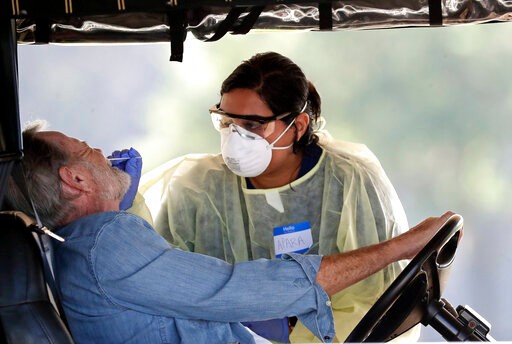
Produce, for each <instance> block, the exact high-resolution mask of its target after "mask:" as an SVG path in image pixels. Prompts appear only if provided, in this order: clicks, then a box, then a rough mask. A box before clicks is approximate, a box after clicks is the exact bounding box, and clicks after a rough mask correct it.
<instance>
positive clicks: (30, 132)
mask: <svg viewBox="0 0 512 344" xmlns="http://www.w3.org/2000/svg"><path fill="white" fill-rule="evenodd" d="M44 127H45V122H41V121H37V122H32V123H29V124H28V125H27V126H26V128H25V129H24V130H23V158H22V160H21V165H22V170H23V172H24V175H25V181H26V186H27V189H28V193H29V195H30V198H31V199H32V201H33V203H34V206H35V208H36V211H37V214H38V216H39V218H40V220H41V222H42V223H43V225H45V226H46V227H48V228H50V229H52V228H57V227H59V226H60V225H62V221H63V220H64V219H65V218H66V217H68V215H69V214H70V212H74V211H75V208H74V206H73V205H72V202H70V201H71V199H72V198H71V197H70V196H69V195H64V194H63V192H62V184H61V179H60V177H59V168H60V167H61V166H63V165H66V164H67V163H68V162H69V160H70V157H69V156H68V154H67V152H66V151H65V150H63V149H62V148H61V147H59V146H58V145H55V144H52V143H50V142H47V141H46V140H43V139H41V138H40V137H38V135H36V134H37V133H38V132H40V131H42V130H43V129H44ZM6 198H7V202H8V204H9V206H10V207H11V208H12V209H13V210H19V211H22V212H24V213H25V214H27V215H30V216H32V217H34V218H35V214H34V210H33V208H32V205H31V204H30V201H29V200H27V199H26V197H25V195H24V193H23V192H22V191H21V189H20V185H18V184H17V183H16V182H15V180H14V179H13V178H12V177H11V178H10V179H9V182H8V186H7V193H6Z"/></svg>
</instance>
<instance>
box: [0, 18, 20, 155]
mask: <svg viewBox="0 0 512 344" xmlns="http://www.w3.org/2000/svg"><path fill="white" fill-rule="evenodd" d="M17 53H18V50H17V41H16V27H15V20H14V19H9V18H1V19H0V59H1V66H0V83H1V86H0V89H2V90H3V91H2V93H4V97H3V98H4V99H3V100H4V101H3V102H2V110H1V111H0V113H1V116H0V161H2V160H4V159H5V158H7V159H9V158H11V157H15V158H16V157H18V158H19V157H21V149H22V144H21V135H20V111H19V97H18V55H17Z"/></svg>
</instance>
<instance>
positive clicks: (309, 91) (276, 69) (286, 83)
mask: <svg viewBox="0 0 512 344" xmlns="http://www.w3.org/2000/svg"><path fill="white" fill-rule="evenodd" d="M237 88H243V89H250V90H253V91H255V92H256V93H257V94H258V95H259V96H260V98H261V99H262V100H263V101H264V102H265V103H266V104H267V106H268V107H269V108H270V110H272V112H273V113H274V115H279V114H282V113H285V112H290V111H291V112H292V113H296V114H299V113H300V112H301V110H302V108H303V107H304V105H305V104H306V103H307V105H306V108H305V110H304V111H305V112H306V113H307V114H308V115H309V119H310V121H309V127H308V129H307V130H306V132H305V133H304V135H303V136H302V137H301V138H300V140H299V141H297V142H295V144H294V146H293V149H294V151H297V150H300V151H303V150H304V149H305V147H306V146H307V145H310V144H313V143H317V142H318V136H317V135H316V134H314V131H313V128H314V125H315V124H316V121H317V120H318V118H319V117H320V111H321V109H320V95H319V94H318V92H317V90H316V88H315V86H314V85H313V84H312V83H311V82H310V81H309V80H308V79H307V78H306V76H305V75H304V73H303V72H302V70H301V69H300V67H299V66H297V65H296V64H295V63H294V62H293V61H292V60H290V59H289V58H287V57H285V56H283V55H280V54H278V53H275V52H266V53H260V54H256V55H254V56H253V57H251V58H250V59H249V60H246V61H243V62H242V63H241V64H240V65H239V66H238V67H237V68H236V69H235V70H234V71H233V72H232V73H231V74H230V75H229V76H228V77H227V79H226V80H224V82H223V83H222V86H221V90H220V94H221V96H222V95H223V94H224V93H227V92H229V91H231V90H234V89H237ZM293 118H294V116H290V117H287V118H286V119H284V121H285V122H287V123H290V122H291V121H292V120H293Z"/></svg>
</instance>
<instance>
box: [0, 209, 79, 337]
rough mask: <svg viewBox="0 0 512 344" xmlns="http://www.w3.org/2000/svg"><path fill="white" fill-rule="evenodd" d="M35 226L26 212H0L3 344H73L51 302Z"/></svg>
mask: <svg viewBox="0 0 512 344" xmlns="http://www.w3.org/2000/svg"><path fill="white" fill-rule="evenodd" d="M33 223H34V222H33V221H32V219H30V218H29V217H28V216H26V215H25V214H23V213H22V212H18V211H2V212H0V343H16V344H18V343H23V344H30V343H38V344H40V343H43V344H44V343H52V344H68V343H73V339H72V337H71V334H70V332H69V330H68V329H67V328H66V326H65V323H64V322H63V320H62V319H61V317H60V316H59V313H58V312H57V311H56V308H55V306H54V305H53V304H52V302H51V299H50V294H49V293H48V289H47V283H46V281H45V274H44V265H43V259H42V256H41V252H42V251H41V250H40V248H39V246H38V243H37V241H36V239H35V237H34V235H33V233H32V231H31V229H30V227H31V226H32V225H33ZM54 297H57V296H54Z"/></svg>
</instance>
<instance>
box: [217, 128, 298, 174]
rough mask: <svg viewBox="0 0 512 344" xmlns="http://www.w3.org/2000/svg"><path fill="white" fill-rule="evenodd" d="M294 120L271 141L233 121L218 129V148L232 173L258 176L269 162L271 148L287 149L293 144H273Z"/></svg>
mask: <svg viewBox="0 0 512 344" xmlns="http://www.w3.org/2000/svg"><path fill="white" fill-rule="evenodd" d="M294 122H295V119H293V121H291V122H290V124H289V125H288V126H287V127H286V129H285V130H284V131H283V132H282V133H281V135H279V136H278V137H277V138H276V139H275V140H274V142H272V143H268V142H267V140H265V139H264V138H263V137H261V136H259V135H257V134H254V133H253V132H250V131H248V130H246V129H244V128H242V127H240V126H238V125H236V124H233V123H232V124H230V125H229V127H227V128H222V129H220V149H221V152H222V158H223V159H224V162H225V163H226V165H227V166H228V168H229V169H230V170H231V171H232V172H233V173H234V174H236V175H239V176H240V177H256V176H259V175H260V174H262V173H263V172H264V171H265V170H266V169H267V167H268V165H269V164H270V160H272V150H273V149H277V150H282V149H289V148H291V147H292V146H293V143H292V144H290V145H288V146H286V147H274V144H275V143H276V142H277V141H279V139H280V138H281V137H282V136H283V135H284V134H285V133H286V132H287V131H288V129H290V127H291V126H292V124H293V123H294Z"/></svg>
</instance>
